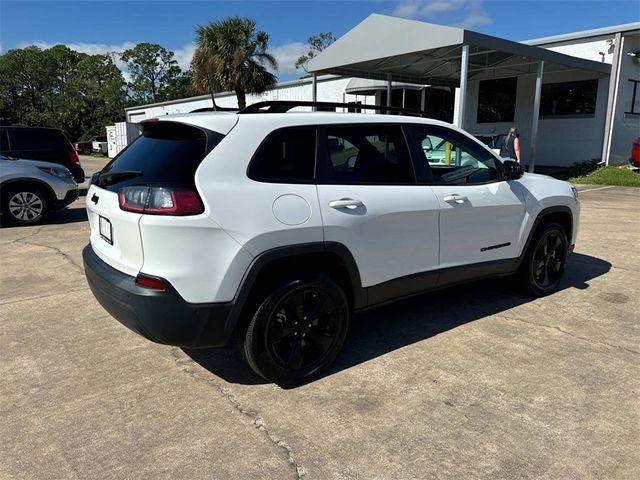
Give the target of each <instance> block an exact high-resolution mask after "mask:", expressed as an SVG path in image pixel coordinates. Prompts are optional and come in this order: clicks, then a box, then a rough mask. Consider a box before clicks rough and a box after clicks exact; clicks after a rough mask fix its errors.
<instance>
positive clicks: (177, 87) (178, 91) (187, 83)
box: [165, 70, 197, 100]
mask: <svg viewBox="0 0 640 480" xmlns="http://www.w3.org/2000/svg"><path fill="white" fill-rule="evenodd" d="M196 93H197V92H196V91H195V90H194V88H193V75H192V74H191V70H187V71H186V72H182V73H181V74H180V75H178V76H176V77H175V78H173V79H172V80H171V81H170V82H169V84H168V85H167V88H166V91H165V100H177V99H180V98H186V97H193V96H194V95H196Z"/></svg>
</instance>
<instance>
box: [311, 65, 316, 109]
mask: <svg viewBox="0 0 640 480" xmlns="http://www.w3.org/2000/svg"><path fill="white" fill-rule="evenodd" d="M311 101H312V102H317V101H318V74H317V73H316V72H313V73H312V74H311ZM313 110H314V111H315V110H316V107H313Z"/></svg>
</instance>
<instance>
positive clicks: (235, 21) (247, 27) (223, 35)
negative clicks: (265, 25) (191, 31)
mask: <svg viewBox="0 0 640 480" xmlns="http://www.w3.org/2000/svg"><path fill="white" fill-rule="evenodd" d="M268 43H269V35H268V34H267V33H266V32H263V31H256V22H255V21H253V20H251V19H249V18H241V17H230V18H225V19H223V20H220V21H217V22H210V23H209V24H208V25H206V26H199V27H198V28H197V29H196V51H195V54H194V56H193V61H192V63H191V71H192V72H193V85H194V87H195V89H196V90H197V91H198V92H200V93H210V94H211V98H212V100H213V94H214V92H220V91H226V90H232V91H234V92H235V94H236V97H237V98H238V108H244V107H245V106H246V104H247V101H246V94H247V93H248V92H249V93H250V92H256V93H260V92H264V91H265V90H266V89H268V88H270V87H272V86H273V85H275V84H276V80H277V79H276V76H275V75H274V74H273V73H271V72H269V71H268V70H267V68H266V66H268V67H271V68H272V69H274V70H275V69H277V68H278V63H277V62H276V59H275V58H274V57H273V56H272V55H270V54H269V53H267V46H268Z"/></svg>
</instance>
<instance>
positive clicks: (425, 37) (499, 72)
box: [309, 14, 611, 86]
mask: <svg viewBox="0 0 640 480" xmlns="http://www.w3.org/2000/svg"><path fill="white" fill-rule="evenodd" d="M465 45H466V46H468V47H469V48H468V54H469V56H468V59H469V62H468V78H472V77H473V76H474V75H478V74H480V73H482V72H486V71H488V70H490V71H491V73H492V75H491V77H492V78H497V77H504V76H516V75H523V74H529V73H536V69H537V64H538V62H539V61H544V62H545V71H547V72H548V71H556V70H566V69H580V70H590V71H595V72H600V73H603V74H609V73H610V71H611V66H610V65H609V64H606V63H599V62H594V61H591V60H585V59H582V58H577V57H572V56H570V55H564V54H561V53H558V52H554V51H551V50H547V49H544V48H540V47H534V46H531V45H525V44H522V43H518V42H513V41H510V40H504V39H502V38H498V37H493V36H491V35H484V34H481V33H477V32H472V31H470V30H465V29H462V28H456V27H446V26H442V25H434V24H430V23H425V22H419V21H415V20H407V19H403V18H397V17H390V16H386V15H379V14H372V15H370V16H369V17H367V18H366V19H365V20H364V21H362V22H361V23H360V24H358V25H356V26H355V27H354V28H353V29H351V30H350V31H349V32H347V33H346V34H345V35H343V36H342V37H340V38H339V39H338V40H337V41H336V42H335V43H334V44H333V45H331V46H330V47H329V48H327V49H326V50H324V51H323V52H322V53H320V54H319V55H318V56H317V57H315V58H314V59H312V60H311V62H309V72H310V73H316V74H318V73H333V74H337V75H345V76H352V77H360V78H372V79H378V80H388V79H389V75H391V76H392V78H393V80H395V81H399V82H409V83H416V84H421V85H447V86H458V85H459V83H460V70H461V57H462V50H463V46H465Z"/></svg>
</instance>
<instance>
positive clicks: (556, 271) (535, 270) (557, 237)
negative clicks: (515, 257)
mask: <svg viewBox="0 0 640 480" xmlns="http://www.w3.org/2000/svg"><path fill="white" fill-rule="evenodd" d="M568 253H569V248H568V242H567V235H566V233H565V231H564V228H562V226H560V225H558V224H555V223H554V224H549V225H547V226H545V227H544V228H543V229H542V230H541V231H540V232H539V234H538V235H537V236H536V240H535V242H534V243H533V248H532V249H531V250H530V254H529V255H528V259H527V260H526V261H525V263H524V265H523V267H525V268H524V270H523V274H524V282H525V287H526V288H527V290H528V291H529V292H530V293H533V294H534V295H536V296H543V295H548V294H549V293H551V292H553V291H554V290H555V289H556V288H557V286H558V284H559V283H560V280H561V278H562V275H563V273H564V269H565V265H566V262H567V255H568Z"/></svg>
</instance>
